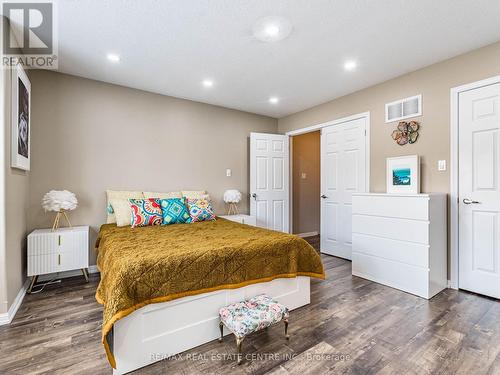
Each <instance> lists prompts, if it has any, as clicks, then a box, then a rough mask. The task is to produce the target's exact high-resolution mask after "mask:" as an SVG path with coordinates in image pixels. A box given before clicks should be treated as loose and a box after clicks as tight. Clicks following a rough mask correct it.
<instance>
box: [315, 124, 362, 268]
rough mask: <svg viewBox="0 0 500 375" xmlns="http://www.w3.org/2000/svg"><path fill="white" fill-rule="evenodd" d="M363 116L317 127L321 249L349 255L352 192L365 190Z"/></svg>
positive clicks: (336, 254)
mask: <svg viewBox="0 0 500 375" xmlns="http://www.w3.org/2000/svg"><path fill="white" fill-rule="evenodd" d="M366 121H367V119H366V118H364V117H363V118H360V119H356V120H351V121H347V122H343V123H340V124H336V125H332V126H329V127H325V128H323V129H322V131H321V252H322V253H325V254H329V255H334V256H338V257H341V258H345V259H351V257H352V255H351V247H352V217H351V213H352V207H351V206H352V193H355V192H366V186H367V181H366V168H367V165H366Z"/></svg>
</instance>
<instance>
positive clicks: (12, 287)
mask: <svg viewBox="0 0 500 375" xmlns="http://www.w3.org/2000/svg"><path fill="white" fill-rule="evenodd" d="M3 21H4V17H2V22H3ZM11 90H12V71H11V70H10V69H9V70H6V69H3V70H2V105H3V108H2V109H3V115H2V118H3V122H4V130H3V144H4V149H3V152H4V154H3V164H4V168H3V172H2V173H3V178H4V185H3V188H4V189H5V190H4V192H3V194H4V196H3V199H4V200H5V204H4V205H3V207H2V210H3V211H2V216H3V217H2V219H3V220H2V221H3V224H2V225H3V228H2V231H5V238H4V239H3V240H4V241H3V243H2V246H1V248H0V251H2V252H3V254H1V256H0V258H1V261H0V283H1V284H2V285H0V313H5V312H7V311H8V309H9V308H10V306H11V305H12V304H13V302H14V300H15V298H16V296H17V294H18V293H19V291H20V290H21V288H22V286H23V284H24V281H25V279H26V234H27V217H28V189H29V172H25V171H22V170H19V169H14V168H11V167H10V162H11V157H10V154H11V129H12V95H11V93H12V91H11Z"/></svg>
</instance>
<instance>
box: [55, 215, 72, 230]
mask: <svg viewBox="0 0 500 375" xmlns="http://www.w3.org/2000/svg"><path fill="white" fill-rule="evenodd" d="M62 216H64V217H65V218H66V221H67V222H68V225H69V227H70V228H73V226H72V225H71V222H70V221H69V217H68V214H67V213H66V211H65V210H60V211H59V212H57V215H56V218H55V219H54V224H53V225H52V231H55V230H57V229H58V228H59V222H60V221H61V217H62Z"/></svg>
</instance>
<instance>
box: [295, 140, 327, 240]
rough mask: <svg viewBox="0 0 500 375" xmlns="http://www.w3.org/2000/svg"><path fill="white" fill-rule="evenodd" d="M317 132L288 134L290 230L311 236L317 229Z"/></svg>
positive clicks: (318, 160)
mask: <svg viewBox="0 0 500 375" xmlns="http://www.w3.org/2000/svg"><path fill="white" fill-rule="evenodd" d="M320 149H321V132H320V131H319V130H316V131H313V132H309V133H305V134H299V135H296V136H292V137H291V150H292V168H291V170H292V173H291V174H292V233H293V234H297V235H299V236H300V237H314V236H318V235H319V233H320V215H321V210H320V207H321V206H320V201H319V196H320V195H321V162H320V159H321V152H320Z"/></svg>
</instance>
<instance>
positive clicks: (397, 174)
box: [386, 155, 420, 194]
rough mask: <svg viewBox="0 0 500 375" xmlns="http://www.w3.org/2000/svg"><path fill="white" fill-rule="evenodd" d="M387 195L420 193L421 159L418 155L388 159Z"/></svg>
mask: <svg viewBox="0 0 500 375" xmlns="http://www.w3.org/2000/svg"><path fill="white" fill-rule="evenodd" d="M386 164H387V171H386V184H387V194H419V193H420V158H419V157H418V155H410V156H399V157H395V158H387V163H386Z"/></svg>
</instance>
